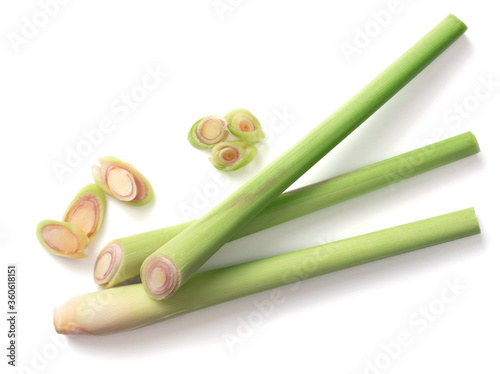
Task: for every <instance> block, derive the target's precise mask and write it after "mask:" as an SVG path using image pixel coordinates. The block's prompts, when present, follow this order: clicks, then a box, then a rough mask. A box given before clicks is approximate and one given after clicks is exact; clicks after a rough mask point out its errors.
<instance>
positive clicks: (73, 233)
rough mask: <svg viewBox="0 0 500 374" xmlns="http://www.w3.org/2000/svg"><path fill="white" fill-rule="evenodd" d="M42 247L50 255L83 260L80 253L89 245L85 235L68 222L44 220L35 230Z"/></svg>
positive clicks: (83, 256)
mask: <svg viewBox="0 0 500 374" xmlns="http://www.w3.org/2000/svg"><path fill="white" fill-rule="evenodd" d="M36 236H37V238H38V241H39V242H40V244H42V246H43V247H44V248H45V249H46V250H47V251H49V252H50V253H52V254H55V255H57V256H63V257H70V258H85V257H87V255H86V254H84V253H81V252H82V251H83V250H84V249H85V248H87V247H88V246H89V244H90V241H89V238H88V237H87V234H86V233H85V232H83V231H82V230H80V229H79V228H78V227H76V226H74V225H72V224H71V223H68V222H60V221H52V220H45V221H41V222H40V223H39V224H38V226H37V229H36Z"/></svg>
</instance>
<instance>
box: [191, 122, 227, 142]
mask: <svg viewBox="0 0 500 374" xmlns="http://www.w3.org/2000/svg"><path fill="white" fill-rule="evenodd" d="M228 136H229V131H228V130H227V127H226V121H225V120H224V118H222V117H219V116H208V117H204V118H202V119H200V120H199V121H197V122H196V123H195V124H194V125H193V126H192V127H191V130H189V133H188V140H189V143H191V145H192V146H193V147H195V148H199V149H208V148H212V147H213V146H214V145H215V144H217V143H220V142H222V141H224V140H226V139H227V137H228Z"/></svg>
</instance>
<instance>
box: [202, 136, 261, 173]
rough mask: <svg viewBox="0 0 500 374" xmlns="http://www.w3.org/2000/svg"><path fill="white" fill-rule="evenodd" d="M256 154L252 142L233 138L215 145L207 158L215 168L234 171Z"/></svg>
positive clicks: (246, 163)
mask: <svg viewBox="0 0 500 374" xmlns="http://www.w3.org/2000/svg"><path fill="white" fill-rule="evenodd" d="M256 155H257V148H255V146H254V145H253V144H251V143H249V142H246V141H242V140H234V141H230V142H222V143H219V144H217V145H215V146H214V147H213V148H212V156H211V157H210V158H209V160H210V162H211V163H212V165H213V166H214V167H215V168H216V169H219V170H224V171H234V170H238V169H241V168H242V167H243V166H245V165H248V164H249V163H250V162H251V161H252V160H253V159H254V158H255V156H256Z"/></svg>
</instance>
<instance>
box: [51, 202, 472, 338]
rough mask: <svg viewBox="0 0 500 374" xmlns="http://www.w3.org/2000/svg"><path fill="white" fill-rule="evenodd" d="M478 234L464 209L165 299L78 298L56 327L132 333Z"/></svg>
mask: <svg viewBox="0 0 500 374" xmlns="http://www.w3.org/2000/svg"><path fill="white" fill-rule="evenodd" d="M478 233H479V225H478V222H477V219H476V216H475V214H474V209H472V208H469V209H464V210H460V211H457V212H453V213H448V214H444V215H441V216H437V217H434V218H428V219H424V220H422V221H417V222H413V223H408V224H405V225H401V226H397V227H393V228H390V229H385V230H381V231H376V232H373V233H370V234H365V235H361V236H357V237H353V238H350V239H344V240H340V241H337V242H333V243H329V244H323V245H319V246H316V247H311V248H308V249H302V250H299V251H295V252H290V253H286V254H282V255H278V256H273V257H269V258H265V259H261V260H257V261H252V262H247V263H243V264H240V265H233V266H229V267H225V268H221V269H216V270H211V271H206V272H202V273H197V274H195V275H193V276H192V277H191V279H190V280H189V281H188V282H187V283H186V284H185V285H184V286H183V287H181V289H179V291H177V292H176V293H175V295H173V296H171V297H170V298H168V299H167V300H154V299H152V298H151V297H149V296H148V294H147V292H146V291H145V290H144V287H142V285H141V284H134V285H129V286H123V287H117V288H111V289H107V290H102V291H98V292H94V293H90V294H86V295H82V296H77V297H75V298H72V299H70V300H68V301H67V302H66V303H65V304H64V305H63V306H61V307H58V308H56V309H54V326H55V329H56V331H57V332H58V333H60V334H92V335H105V334H111V333H115V332H119V331H124V330H130V329H134V328H138V327H141V326H145V325H148V324H151V323H155V322H159V321H162V320H165V319H168V318H172V317H176V316H178V315H181V314H185V313H189V312H192V311H195V310H199V309H202V308H205V307H209V306H211V305H215V304H219V303H223V302H225V301H229V300H233V299H236V298H239V297H244V296H247V295H251V294H254V293H257V292H261V291H265V290H268V289H271V288H274V287H279V286H283V285H286V284H290V283H294V282H297V281H301V280H304V279H308V278H312V277H316V276H319V275H323V274H327V273H330V272H334V271H337V270H341V269H345V268H348V267H351V266H355V265H360V264H364V263H367V262H370V261H375V260H379V259H382V258H386V257H390V256H395V255H398V254H402V253H405V252H409V251H413V250H416V249H419V248H424V247H428V246H432V245H435V244H440V243H444V242H448V241H451V240H455V239H459V238H463V237H466V236H470V235H475V234H478ZM96 306H97V307H96Z"/></svg>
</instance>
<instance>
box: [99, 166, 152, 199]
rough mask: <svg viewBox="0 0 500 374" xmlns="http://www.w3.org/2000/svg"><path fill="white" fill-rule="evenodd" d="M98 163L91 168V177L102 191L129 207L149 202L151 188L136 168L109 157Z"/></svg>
mask: <svg viewBox="0 0 500 374" xmlns="http://www.w3.org/2000/svg"><path fill="white" fill-rule="evenodd" d="M99 163H100V164H101V165H100V166H97V165H93V166H92V176H93V177H94V181H95V184H96V185H97V186H98V187H99V188H100V189H101V190H102V191H104V192H105V193H107V194H108V195H110V196H113V197H114V198H116V199H118V200H120V201H123V202H124V203H127V204H130V205H146V204H148V203H149V202H151V200H152V199H153V187H152V186H151V183H149V181H148V180H147V179H146V177H145V176H144V175H142V174H141V173H140V172H139V171H138V170H137V169H136V168H134V167H133V166H132V165H130V164H129V163H127V162H125V161H123V160H120V159H119V158H116V157H111V156H106V157H101V158H100V159H99Z"/></svg>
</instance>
